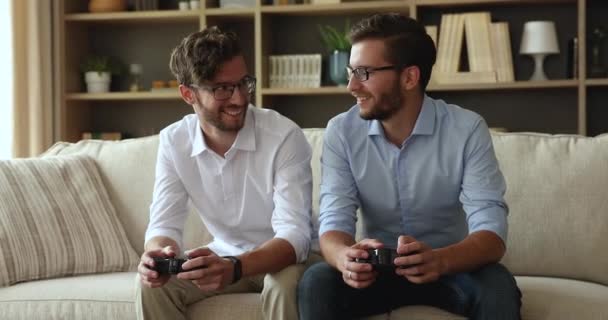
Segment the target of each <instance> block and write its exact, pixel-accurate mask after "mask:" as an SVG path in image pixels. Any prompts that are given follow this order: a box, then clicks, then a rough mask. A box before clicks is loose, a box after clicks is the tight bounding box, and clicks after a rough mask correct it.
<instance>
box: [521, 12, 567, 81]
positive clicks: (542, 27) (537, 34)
mask: <svg viewBox="0 0 608 320" xmlns="http://www.w3.org/2000/svg"><path fill="white" fill-rule="evenodd" d="M519 53H520V54H529V55H531V56H532V57H534V61H535V68H534V74H533V75H532V78H530V80H532V81H539V80H547V76H546V75H545V71H544V70H543V62H544V60H545V56H547V55H548V54H555V53H559V46H558V45H557V34H556V32H555V23H553V21H529V22H526V23H525V24H524V34H523V35H522V37H521V46H520V47H519Z"/></svg>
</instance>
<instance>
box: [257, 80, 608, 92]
mask: <svg viewBox="0 0 608 320" xmlns="http://www.w3.org/2000/svg"><path fill="white" fill-rule="evenodd" d="M603 81H604V82H603V83H604V84H605V85H608V79H606V80H603ZM578 83H579V82H578V80H548V81H516V82H503V83H477V84H454V85H429V86H428V88H427V91H435V92H438V91H476V90H490V91H491V90H535V89H551V88H556V89H559V88H577V87H578ZM340 94H350V93H349V92H348V89H346V87H321V88H263V89H262V95H266V96H305V95H340Z"/></svg>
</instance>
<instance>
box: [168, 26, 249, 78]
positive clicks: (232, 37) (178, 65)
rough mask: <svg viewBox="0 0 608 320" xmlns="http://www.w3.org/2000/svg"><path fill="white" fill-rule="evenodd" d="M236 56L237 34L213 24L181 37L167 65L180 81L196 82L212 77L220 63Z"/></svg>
mask: <svg viewBox="0 0 608 320" xmlns="http://www.w3.org/2000/svg"><path fill="white" fill-rule="evenodd" d="M239 55H242V50H241V46H240V45H239V39H238V37H237V35H236V34H235V33H234V32H224V31H222V30H220V29H219V28H218V27H216V26H213V27H210V28H206V29H204V30H201V31H198V32H194V33H191V34H189V35H188V36H187V37H185V38H184V39H183V40H182V42H181V43H180V44H179V45H178V46H177V47H175V49H173V52H172V53H171V60H170V62H169V68H170V69H171V73H173V75H174V76H175V78H176V79H177V81H179V83H180V84H183V85H192V84H195V85H197V84H199V83H201V82H203V81H209V80H211V79H213V77H215V74H216V72H217V71H218V68H219V67H220V66H221V65H222V64H223V63H224V62H226V61H229V60H231V59H232V58H234V57H236V56H239Z"/></svg>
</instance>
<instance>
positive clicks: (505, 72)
mask: <svg viewBox="0 0 608 320" xmlns="http://www.w3.org/2000/svg"><path fill="white" fill-rule="evenodd" d="M490 38H491V39H492V54H493V55H494V62H495V66H496V80H497V81H498V82H513V81H515V76H514V74H513V56H512V53H511V40H510V35H509V23H507V22H494V23H492V24H491V25H490Z"/></svg>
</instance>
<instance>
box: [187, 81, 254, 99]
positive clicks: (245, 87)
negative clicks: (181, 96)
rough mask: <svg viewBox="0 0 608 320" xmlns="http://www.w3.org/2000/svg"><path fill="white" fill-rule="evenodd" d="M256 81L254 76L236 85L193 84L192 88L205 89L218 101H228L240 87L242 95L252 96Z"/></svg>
mask: <svg viewBox="0 0 608 320" xmlns="http://www.w3.org/2000/svg"><path fill="white" fill-rule="evenodd" d="M255 83H256V79H255V77H253V76H245V77H244V78H243V79H241V81H239V82H238V83H236V84H230V83H222V84H218V85H206V84H198V85H196V84H191V85H190V87H192V88H197V89H204V90H207V91H210V92H212V93H213V98H215V100H218V101H224V100H228V99H230V98H231V97H232V95H233V94H234V89H236V87H239V90H241V92H242V93H246V94H248V95H251V94H253V93H254V92H255Z"/></svg>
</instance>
